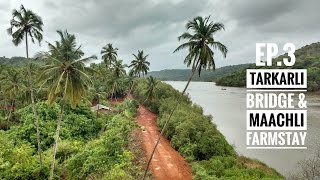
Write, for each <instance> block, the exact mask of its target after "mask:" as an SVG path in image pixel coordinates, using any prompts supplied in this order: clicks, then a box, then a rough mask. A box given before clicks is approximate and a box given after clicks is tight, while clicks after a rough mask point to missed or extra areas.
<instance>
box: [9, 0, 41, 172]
mask: <svg viewBox="0 0 320 180" xmlns="http://www.w3.org/2000/svg"><path fill="white" fill-rule="evenodd" d="M10 25H11V27H10V28H8V30H7V31H8V33H9V34H10V35H11V36H12V38H13V39H12V42H13V44H14V45H16V46H18V45H19V44H20V43H21V42H22V40H23V39H25V42H26V54H27V58H29V50H28V36H30V38H31V41H32V42H33V43H34V41H35V40H37V41H38V42H39V44H40V42H41V41H42V38H43V37H42V34H41V32H42V26H43V22H42V19H41V17H40V16H38V15H37V14H35V13H34V12H32V11H31V10H27V9H25V8H24V6H23V5H21V7H20V10H19V11H18V10H16V9H14V10H13V12H12V19H11V21H10ZM28 78H29V79H28V80H29V91H30V96H31V106H32V111H33V114H34V116H35V124H36V129H37V143H38V154H39V162H40V167H41V166H42V157H41V146H40V144H41V143H40V128H39V117H38V114H37V111H36V109H35V101H34V93H33V83H32V74H31V70H30V69H28Z"/></svg>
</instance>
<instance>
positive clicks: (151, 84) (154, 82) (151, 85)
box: [145, 76, 158, 101]
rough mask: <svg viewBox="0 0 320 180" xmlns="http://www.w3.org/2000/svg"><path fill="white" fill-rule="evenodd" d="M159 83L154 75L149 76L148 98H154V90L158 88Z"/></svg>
mask: <svg viewBox="0 0 320 180" xmlns="http://www.w3.org/2000/svg"><path fill="white" fill-rule="evenodd" d="M157 84H158V81H157V80H156V79H155V78H154V77H152V76H149V77H147V91H146V97H147V98H146V100H145V101H147V100H152V98H153V95H154V90H155V88H156V86H157Z"/></svg>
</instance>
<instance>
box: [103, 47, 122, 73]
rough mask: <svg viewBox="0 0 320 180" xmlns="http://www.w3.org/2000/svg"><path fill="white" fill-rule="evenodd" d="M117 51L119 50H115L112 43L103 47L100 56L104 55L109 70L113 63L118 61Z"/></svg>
mask: <svg viewBox="0 0 320 180" xmlns="http://www.w3.org/2000/svg"><path fill="white" fill-rule="evenodd" d="M117 51H118V48H114V47H113V46H112V44H110V43H109V44H107V45H106V46H104V47H102V50H101V52H100V54H102V59H103V61H104V63H105V64H106V67H107V68H109V67H110V66H111V64H112V62H114V61H116V60H117V56H118V53H117Z"/></svg>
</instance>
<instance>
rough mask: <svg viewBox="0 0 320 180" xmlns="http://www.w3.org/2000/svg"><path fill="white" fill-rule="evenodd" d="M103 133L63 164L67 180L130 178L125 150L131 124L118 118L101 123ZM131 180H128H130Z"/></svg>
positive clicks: (129, 153) (128, 153)
mask: <svg viewBox="0 0 320 180" xmlns="http://www.w3.org/2000/svg"><path fill="white" fill-rule="evenodd" d="M105 122H106V123H107V124H106V129H107V131H106V132H105V133H104V134H103V135H102V136H101V137H100V138H99V139H97V140H93V141H91V142H89V143H88V144H87V145H86V146H85V147H84V148H83V149H82V150H81V151H80V152H79V153H77V154H76V155H75V156H73V157H72V158H70V159H69V160H68V161H67V162H66V167H67V169H68V172H70V173H69V175H70V179H86V178H89V177H94V178H95V179H100V178H102V177H108V175H112V177H114V178H116V177H119V178H121V177H131V176H130V165H131V160H132V159H133V155H132V154H131V152H129V151H127V150H126V147H127V145H128V141H127V139H128V137H129V134H130V132H131V131H132V129H133V127H134V124H133V122H132V121H131V120H130V119H128V118H126V117H124V116H121V115H116V116H114V117H113V118H111V119H107V120H105ZM131 179H132V177H131Z"/></svg>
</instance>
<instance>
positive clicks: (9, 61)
mask: <svg viewBox="0 0 320 180" xmlns="http://www.w3.org/2000/svg"><path fill="white" fill-rule="evenodd" d="M31 61H34V60H32V59H27V58H25V57H11V58H6V57H4V56H3V57H0V65H12V66H25V65H27V64H28V63H29V62H31ZM38 62H39V61H38Z"/></svg>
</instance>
